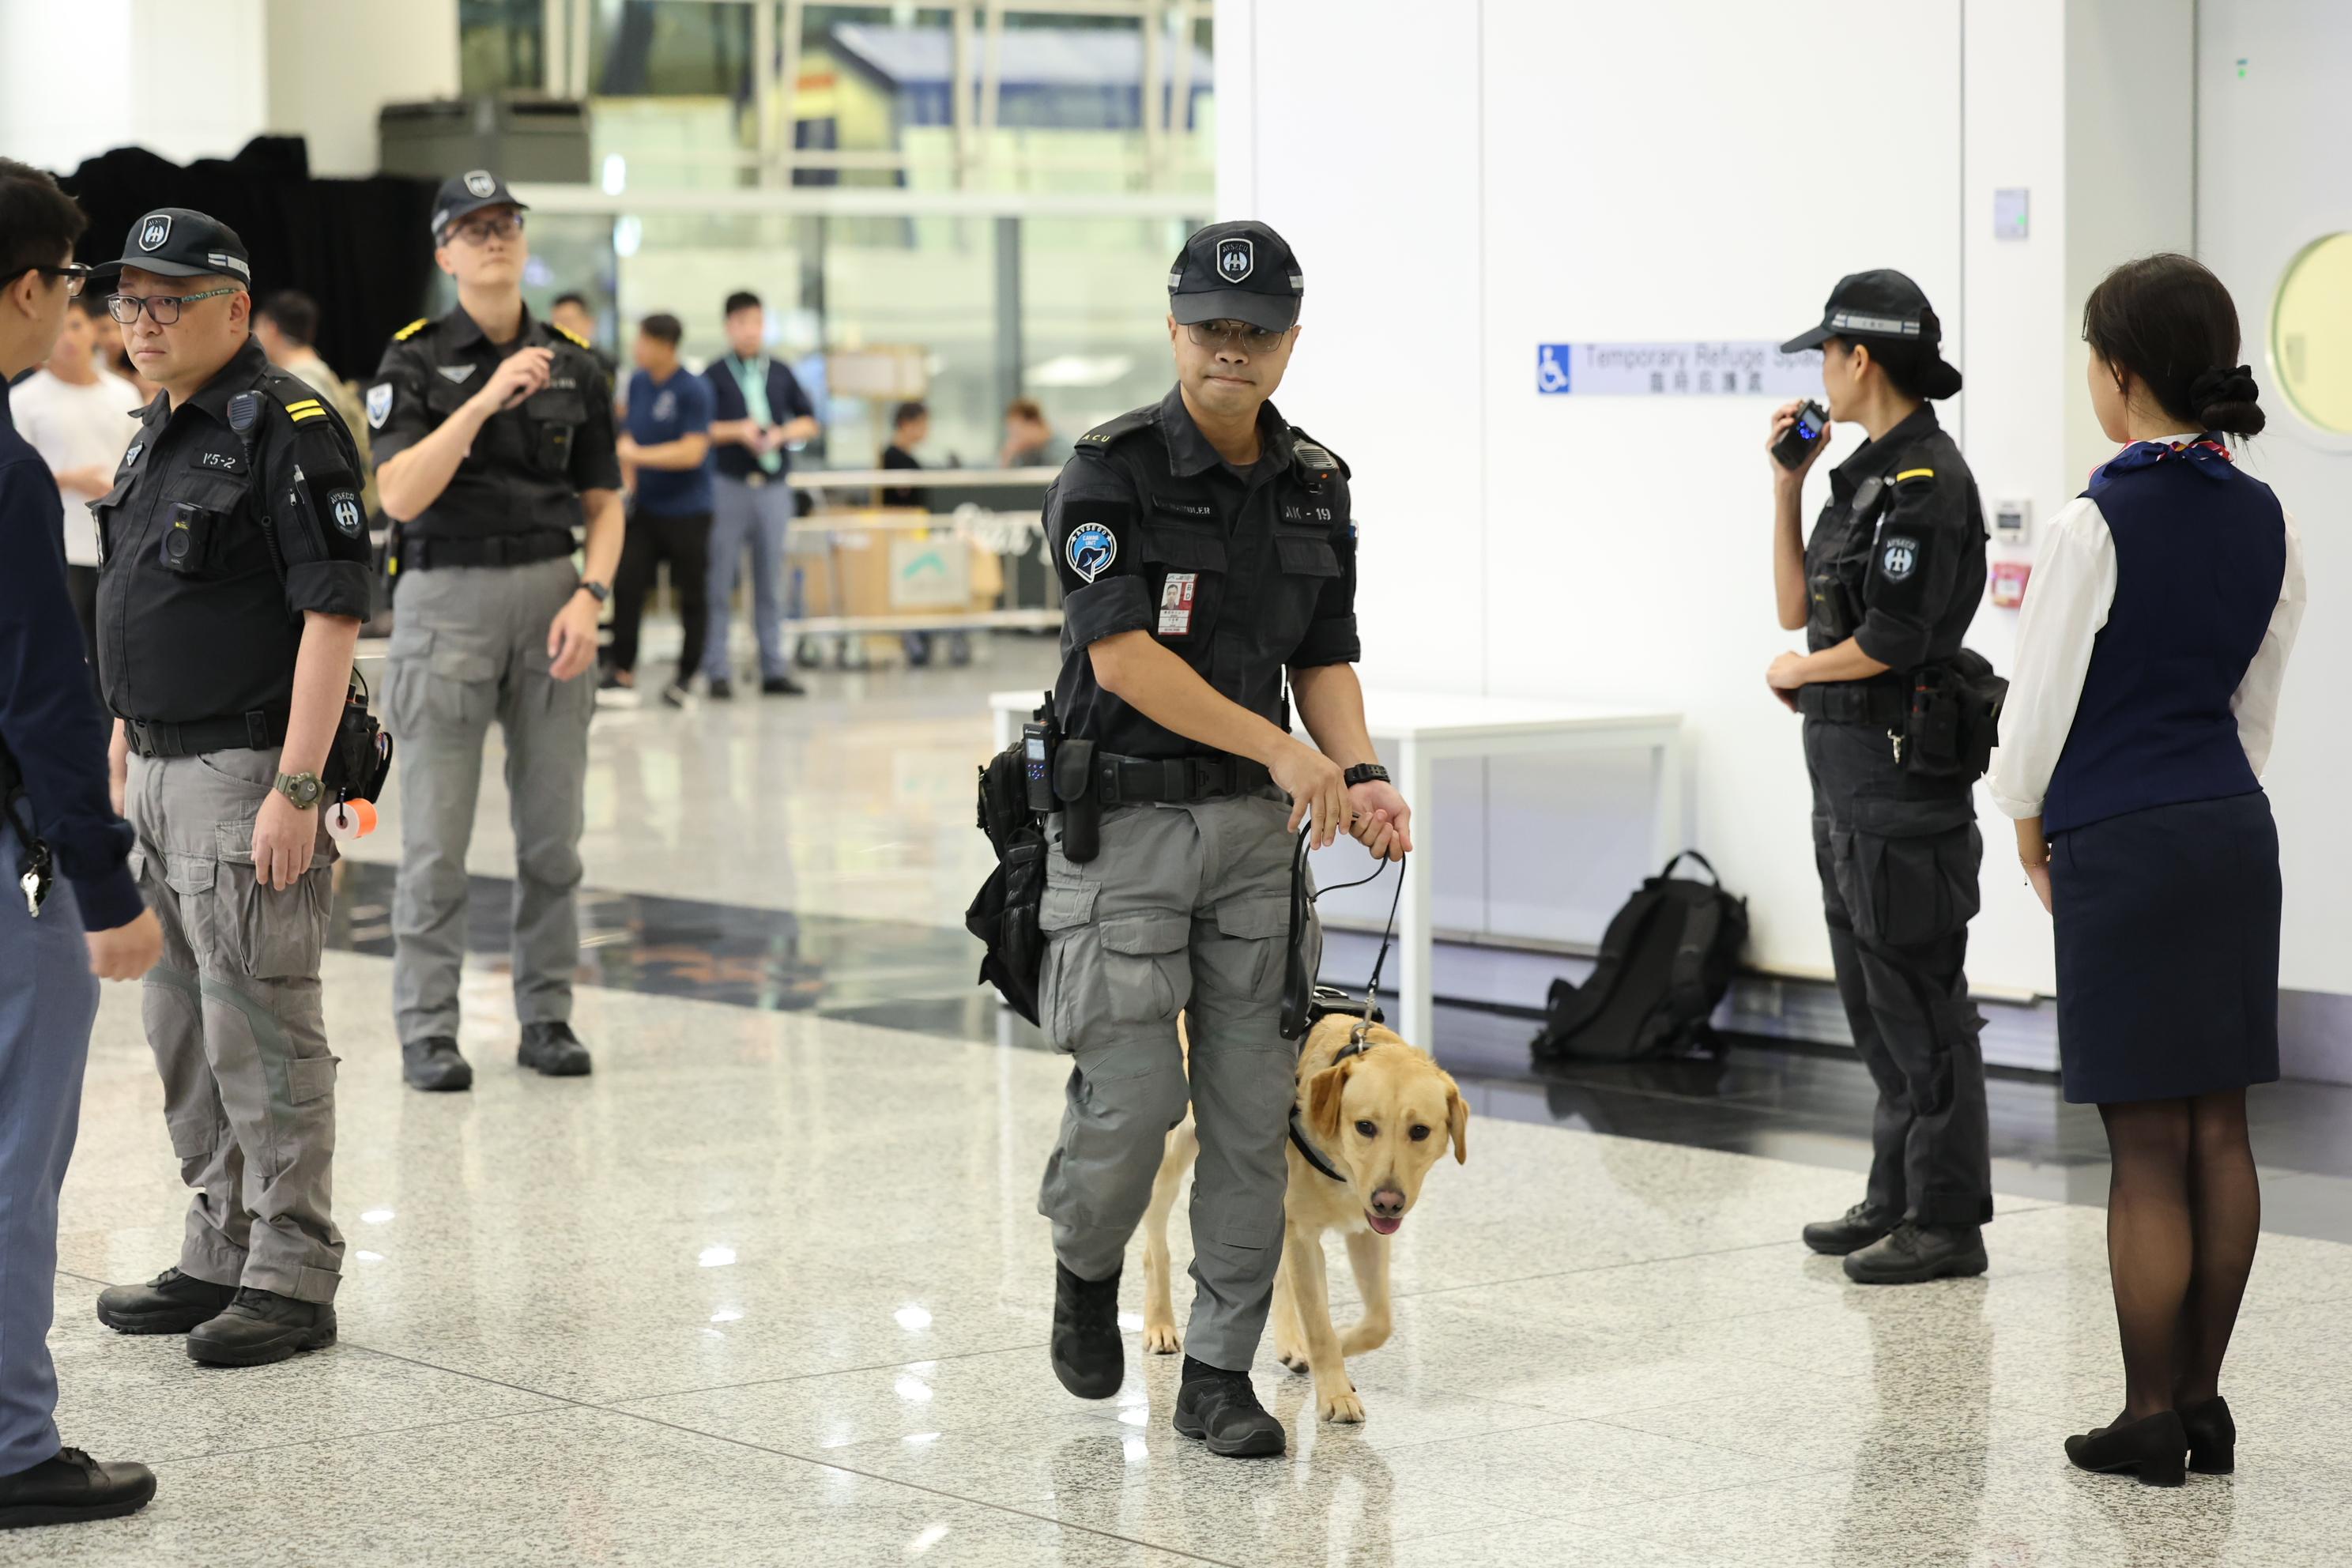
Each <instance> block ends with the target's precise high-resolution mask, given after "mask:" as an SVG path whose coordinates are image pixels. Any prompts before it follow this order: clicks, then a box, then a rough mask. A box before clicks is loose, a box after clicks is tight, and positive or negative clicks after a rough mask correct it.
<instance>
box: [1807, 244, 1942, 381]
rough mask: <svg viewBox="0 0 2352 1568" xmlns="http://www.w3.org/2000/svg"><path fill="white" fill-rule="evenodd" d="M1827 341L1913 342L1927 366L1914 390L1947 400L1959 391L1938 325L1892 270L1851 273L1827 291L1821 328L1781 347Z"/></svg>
mask: <svg viewBox="0 0 2352 1568" xmlns="http://www.w3.org/2000/svg"><path fill="white" fill-rule="evenodd" d="M1832 338H1844V339H1847V340H1849V341H1853V342H1889V343H1915V344H1916V345H1918V346H1919V347H1921V348H1924V349H1926V350H1927V358H1928V363H1927V369H1926V371H1925V373H1924V374H1923V375H1922V377H1921V383H1922V384H1921V386H1920V388H1919V390H1920V391H1921V392H1922V393H1924V394H1925V395H1927V396H1929V397H1949V396H1951V395H1952V394H1954V393H1956V392H1958V391H1959V389H1960V373H1959V372H1958V370H1955V369H1954V368H1953V367H1952V366H1951V365H1949V364H1948V363H1945V361H1944V357H1943V353H1942V348H1941V345H1942V343H1943V341H1944V327H1943V323H1942V322H1940V321H1937V319H1936V312H1935V310H1933V309H1932V308H1931V307H1930V306H1929V305H1928V303H1927V295H1925V294H1923V293H1921V292H1920V291H1919V285H1917V284H1916V283H1914V282H1912V281H1911V279H1908V278H1906V277H1905V276H1904V275H1903V274H1902V273H1900V272H1897V271H1895V269H1894V268H1891V267H1882V268H1878V269H1877V270H1876V271H1874V272H1850V273H1848V274H1846V275H1845V276H1844V277H1843V278H1841V279H1838V286H1837V287H1836V288H1834V289H1831V290H1830V299H1829V303H1828V304H1826V305H1824V306H1823V307H1822V324H1821V325H1820V326H1818V327H1815V328H1814V329H1813V330H1812V331H1809V332H1804V333H1801V334H1800V335H1798V336H1796V337H1793V338H1790V340H1789V341H1788V342H1785V343H1782V344H1781V345H1780V352H1781V353H1784V354H1792V353H1799V352H1800V351H1801V350H1804V349H1817V348H1819V347H1821V346H1822V344H1823V343H1825V342H1829V340H1830V339H1832Z"/></svg>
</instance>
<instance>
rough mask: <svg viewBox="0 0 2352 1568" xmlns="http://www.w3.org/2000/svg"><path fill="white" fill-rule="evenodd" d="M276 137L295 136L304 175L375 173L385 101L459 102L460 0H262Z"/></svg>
mask: <svg viewBox="0 0 2352 1568" xmlns="http://www.w3.org/2000/svg"><path fill="white" fill-rule="evenodd" d="M266 4H267V6H268V38H269V50H268V127H269V129H270V130H272V131H276V132H280V133H282V134H286V135H295V136H301V137H304V138H305V139H307V140H308V142H310V172H311V173H312V174H319V175H322V176H341V175H353V174H374V173H375V171H376V163H377V160H376V114H377V112H378V111H379V110H382V109H383V106H384V105H385V104H387V103H408V102H415V101H418V100H425V99H436V98H455V97H457V0H333V3H332V4H321V3H320V0H266Z"/></svg>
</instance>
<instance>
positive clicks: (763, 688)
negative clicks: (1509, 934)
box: [760, 675, 808, 697]
mask: <svg viewBox="0 0 2352 1568" xmlns="http://www.w3.org/2000/svg"><path fill="white" fill-rule="evenodd" d="M760 695H761V696H762V697H806V696H807V695H808V688H807V687H805V686H803V685H802V684H801V683H800V682H799V681H797V680H794V679H793V678H792V677H791V676H789V675H771V676H769V677H768V678H767V679H764V680H762V681H761V682H760Z"/></svg>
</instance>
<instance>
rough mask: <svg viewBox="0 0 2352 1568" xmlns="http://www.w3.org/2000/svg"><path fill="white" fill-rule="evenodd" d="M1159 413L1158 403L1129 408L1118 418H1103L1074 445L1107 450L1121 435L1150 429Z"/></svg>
mask: <svg viewBox="0 0 2352 1568" xmlns="http://www.w3.org/2000/svg"><path fill="white" fill-rule="evenodd" d="M1159 415H1160V405H1158V404H1156V403H1154V404H1150V405H1146V406H1144V407H1141V408H1130V409H1129V410H1128V411H1127V412H1126V413H1124V414H1122V415H1120V416H1118V418H1116V419H1108V420H1105V421H1104V422H1103V423H1102V424H1100V425H1097V426H1095V427H1094V428H1093V429H1091V430H1089V431H1087V433H1086V434H1085V435H1083V436H1081V437H1078V439H1077V442H1076V445H1078V446H1079V447H1093V448H1094V449H1095V450H1097V451H1103V450H1107V449H1108V448H1109V447H1110V446H1111V445H1112V444H1113V443H1115V442H1117V441H1118V440H1120V439H1122V438H1123V437H1129V436H1132V435H1134V434H1135V433H1136V432H1137V431H1139V430H1147V429H1150V426H1151V422H1152V421H1153V420H1154V419H1156V418H1158V417H1159Z"/></svg>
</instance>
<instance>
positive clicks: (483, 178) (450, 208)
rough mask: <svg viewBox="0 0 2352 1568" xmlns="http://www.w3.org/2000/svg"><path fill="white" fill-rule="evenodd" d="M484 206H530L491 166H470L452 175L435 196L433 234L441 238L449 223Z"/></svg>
mask: <svg viewBox="0 0 2352 1568" xmlns="http://www.w3.org/2000/svg"><path fill="white" fill-rule="evenodd" d="M484 207H512V208H514V209H515V211H517V212H528V211H530V208H529V207H526V206H524V205H523V204H522V203H520V202H519V201H517V200H515V199H514V193H513V192H512V191H509V190H508V189H507V183H506V182H505V181H504V180H501V179H499V177H498V176H497V175H496V174H492V173H490V172H489V171H488V169H468V170H467V171H466V172H465V173H464V174H452V175H450V176H449V177H448V178H447V179H446V180H444V181H442V182H441V189H440V190H439V191H438V192H437V193H436V195H434V197H433V237H434V238H436V239H438V238H440V237H442V236H443V235H444V234H446V233H447V232H448V229H449V226H450V225H451V224H453V223H456V222H457V220H458V219H459V218H461V217H464V216H467V215H468V214H470V213H478V212H480V211H481V210H482V209H483V208H484Z"/></svg>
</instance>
